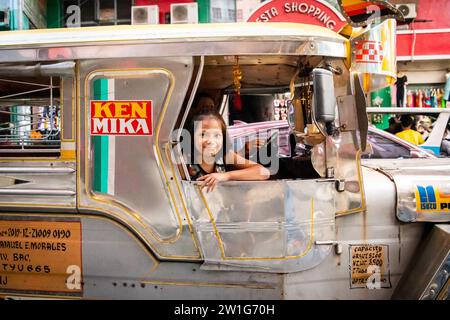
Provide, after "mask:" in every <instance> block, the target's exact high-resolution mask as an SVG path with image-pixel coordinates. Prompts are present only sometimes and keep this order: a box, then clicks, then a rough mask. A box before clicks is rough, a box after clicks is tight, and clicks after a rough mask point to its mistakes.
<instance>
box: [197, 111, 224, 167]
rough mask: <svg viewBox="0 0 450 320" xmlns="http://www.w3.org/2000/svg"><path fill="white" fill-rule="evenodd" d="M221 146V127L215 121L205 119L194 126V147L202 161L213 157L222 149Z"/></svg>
mask: <svg viewBox="0 0 450 320" xmlns="http://www.w3.org/2000/svg"><path fill="white" fill-rule="evenodd" d="M222 145H223V133H222V127H221V124H220V122H219V121H218V120H217V119H214V118H207V119H203V120H202V121H198V122H197V123H196V124H195V131H194V146H195V149H196V151H197V152H199V153H200V154H201V155H202V158H203V159H211V158H213V157H215V156H216V155H217V154H218V153H219V151H220V150H221V149H222Z"/></svg>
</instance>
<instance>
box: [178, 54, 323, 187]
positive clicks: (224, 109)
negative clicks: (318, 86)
mask: <svg viewBox="0 0 450 320" xmlns="http://www.w3.org/2000/svg"><path fill="white" fill-rule="evenodd" d="M239 61H240V65H241V68H242V74H243V78H242V88H241V94H240V95H239V99H241V103H242V104H243V105H245V108H247V107H248V106H250V105H251V104H254V105H255V106H254V107H255V108H252V111H253V113H254V115H256V116H255V117H253V119H249V118H248V117H247V118H245V117H239V115H236V114H235V112H234V111H235V110H233V108H234V107H235V102H236V99H237V98H236V97H237V95H236V94H235V92H234V86H233V72H232V66H233V64H234V62H235V56H218V57H206V62H205V66H204V70H203V74H202V77H201V80H200V84H199V86H198V88H197V90H196V92H195V97H198V95H200V94H205V93H206V94H208V95H209V96H211V97H212V98H213V99H214V101H215V108H216V111H218V112H219V113H220V114H221V115H222V116H223V118H224V120H225V122H226V124H227V127H228V128H227V130H228V133H230V131H231V130H233V131H235V132H236V134H235V133H233V134H232V135H231V136H230V140H231V141H230V143H231V146H232V147H233V151H235V152H236V153H238V154H240V155H241V156H244V157H245V158H247V159H250V160H253V161H255V162H257V163H260V164H262V163H261V162H260V158H261V156H260V155H261V154H262V152H265V154H266V156H267V157H269V158H271V157H275V158H276V159H275V158H273V159H274V160H275V161H277V162H279V165H277V166H276V170H275V171H274V172H273V171H271V172H272V173H273V175H272V177H271V179H272V180H278V179H316V178H320V175H319V174H318V173H317V172H316V171H315V170H314V168H313V166H312V163H311V154H310V152H309V149H308V148H305V146H304V145H298V144H297V143H296V141H295V138H294V137H292V135H291V133H292V132H291V129H290V127H289V124H288V121H287V117H288V115H289V108H290V107H291V106H290V105H289V104H288V101H289V97H290V92H289V85H290V81H291V79H292V77H293V75H294V74H295V72H296V70H297V68H298V66H299V65H304V66H305V68H304V72H303V73H305V74H301V79H300V81H297V83H296V84H295V90H296V95H297V94H299V95H301V94H302V92H303V91H305V90H306V89H305V90H303V87H306V86H309V87H310V90H312V86H311V84H312V83H311V82H310V78H309V71H311V70H312V65H319V64H320V63H322V61H323V58H322V57H298V56H286V57H283V56H281V57H280V56H274V57H272V56H269V57H259V56H257V57H253V56H239ZM299 61H303V62H302V63H300V62H299ZM303 80H304V81H303ZM302 81H303V82H304V83H303V82H302ZM299 82H301V83H299ZM194 90H195V89H194ZM297 91H298V92H297ZM305 95H306V91H305V92H304V96H303V98H305V97H306V96H305ZM309 98H311V97H309ZM188 100H189V97H186V98H185V102H184V106H185V107H184V110H185V114H183V113H180V116H179V120H178V121H177V123H178V124H180V123H181V121H180V119H181V118H182V117H186V118H187V121H186V122H185V126H184V128H183V129H185V130H186V129H187V128H188V127H189V124H190V121H191V119H192V117H193V116H194V112H193V110H194V109H195V108H196V106H195V102H196V100H197V99H194V103H193V104H192V105H191V106H190V110H186V107H187V101H188ZM274 101H276V104H277V108H275V106H274ZM280 101H282V102H280ZM279 104H283V112H282V114H281V113H280V111H281V110H277V111H278V113H279V115H278V117H276V116H275V114H274V111H275V109H279V108H278V107H279V106H280V105H279ZM186 113H189V115H188V116H186ZM241 116H242V114H241ZM308 119H309V120H310V116H305V127H306V124H307V121H309V120H308ZM263 122H266V123H265V124H264V125H263V124H262V123H263ZM255 123H256V125H255ZM258 123H259V124H261V125H262V127H261V128H259V129H257V130H256V131H255V132H253V131H252V130H253V129H249V130H250V131H248V130H247V132H245V133H238V132H239V131H240V128H239V126H242V125H243V126H248V127H252V126H253V127H254V128H257V125H258ZM275 124H276V125H275ZM244 131H245V130H244ZM181 139H183V138H181ZM180 142H181V141H180ZM179 145H183V143H179ZM260 147H263V148H264V147H265V148H266V149H264V150H262V149H259V148H260ZM175 149H177V148H175ZM274 150H275V152H274ZM176 154H177V155H176V157H182V158H183V160H182V161H181V165H179V166H178V168H179V171H180V174H181V176H182V177H183V178H185V179H187V180H190V179H189V177H186V172H187V168H186V167H187V164H186V163H187V162H186V161H187V159H185V156H186V152H185V150H183V148H180V149H179V150H178V151H177V152H176ZM177 161H178V159H177ZM178 162H179V161H178ZM263 165H264V164H263ZM268 165H269V166H270V164H268V163H265V165H264V166H265V167H267V166H268ZM299 166H300V167H303V168H304V172H298V169H299ZM294 171H297V172H294Z"/></svg>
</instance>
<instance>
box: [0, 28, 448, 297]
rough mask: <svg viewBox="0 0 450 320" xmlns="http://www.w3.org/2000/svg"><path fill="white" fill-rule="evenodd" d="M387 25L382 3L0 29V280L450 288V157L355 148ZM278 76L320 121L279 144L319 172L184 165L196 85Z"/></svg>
mask: <svg viewBox="0 0 450 320" xmlns="http://www.w3.org/2000/svg"><path fill="white" fill-rule="evenodd" d="M394 32H395V20H392V19H388V20H385V21H384V22H383V23H381V24H379V25H378V26H376V27H373V28H367V29H364V30H363V31H362V32H359V33H352V35H351V36H350V35H343V34H338V33H336V32H334V31H332V30H329V29H327V28H324V27H319V26H313V25H304V24H295V23H270V24H264V23H246V24H223V25H208V28H205V27H204V26H203V25H183V26H175V25H162V26H120V27H96V28H81V29H65V30H62V29H61V30H52V31H49V30H45V31H42V30H32V31H21V32H4V33H2V34H1V37H0V76H1V77H0V79H1V80H0V83H1V84H2V90H3V91H4V92H6V93H4V94H2V97H0V108H1V109H0V110H2V116H3V118H2V119H3V120H2V121H3V122H4V123H5V125H3V126H2V129H4V130H3V133H2V140H1V141H2V148H1V152H2V156H1V158H0V162H1V165H0V184H1V185H0V296H1V297H3V298H31V297H40V298H67V299H79V298H83V299H99V298H103V299H115V298H124V299H168V298H170V299H185V298H186V297H190V298H195V299H390V298H417V299H419V298H421V299H426V298H430V299H435V298H439V299H446V298H448V280H447V279H448V276H446V274H447V275H448V268H449V247H450V244H449V236H448V235H449V226H448V221H449V220H450V205H449V203H448V202H449V201H448V199H449V198H450V178H449V172H450V163H449V162H448V160H447V159H411V160H410V161H409V162H408V163H405V162H403V163H400V162H397V161H392V162H391V163H389V164H386V163H383V164H382V165H379V166H377V165H371V166H362V165H361V160H360V158H361V157H360V155H361V152H362V151H364V150H365V148H366V136H367V127H368V121H367V113H366V109H365V108H366V99H365V97H366V93H367V92H368V91H370V90H373V89H374V88H379V87H381V86H385V85H389V84H392V83H393V81H395V50H394V49H393V48H395V33H394ZM366 42H367V43H369V42H370V43H376V44H377V45H379V46H383V48H384V56H383V55H380V56H379V57H378V58H377V59H378V60H376V61H375V62H374V63H372V64H370V65H369V64H367V63H363V62H361V61H360V62H358V59H360V58H358V57H356V52H355V51H353V50H352V48H355V47H358V46H359V47H361V43H366ZM233 71H235V72H233ZM236 71H238V72H236ZM239 75H242V78H241V77H239ZM33 86H34V87H33ZM280 87H282V88H287V90H288V91H290V93H291V98H292V107H293V108H294V109H293V110H294V118H293V120H292V121H291V126H292V130H293V132H294V133H295V139H303V140H305V141H306V140H308V139H309V140H310V141H313V143H311V146H312V149H311V154H310V156H309V158H308V159H299V158H298V157H297V158H296V157H294V155H292V157H291V159H288V160H287V161H292V162H293V163H294V165H295V164H300V165H298V166H296V168H298V169H297V170H298V172H300V173H301V172H302V171H301V163H303V162H304V161H309V162H310V164H311V165H312V166H313V167H314V169H315V170H316V177H314V178H311V177H309V178H301V177H300V178H299V177H298V176H297V177H292V178H283V179H272V180H268V181H264V182H252V181H250V182H236V181H234V182H233V181H232V182H226V183H223V184H220V185H219V186H218V187H217V189H216V190H215V191H214V192H212V193H206V192H204V190H202V189H201V188H199V185H198V183H197V182H195V181H189V179H188V180H183V179H182V175H181V170H184V169H183V168H184V165H185V164H184V162H183V155H182V153H183V149H182V147H181V146H182V142H183V132H182V131H181V130H179V129H181V128H183V127H184V126H185V124H186V120H187V117H188V114H189V111H190V110H191V108H192V102H193V100H194V98H195V96H196V94H197V93H198V92H200V91H203V90H217V91H218V92H219V93H224V92H226V90H229V89H230V88H234V89H236V90H239V89H241V90H242V92H245V90H248V92H254V93H260V92H262V91H264V92H267V90H269V92H270V90H273V92H278V91H279V88H280ZM42 92H44V93H45V94H47V95H36V93H42ZM24 93H26V94H25V95H23V94H24ZM302 99H303V100H302ZM225 100H226V99H225ZM39 119H40V120H39ZM42 119H44V120H42ZM48 119H50V120H48ZM56 120H58V121H56ZM48 121H50V124H48ZM57 122H58V126H55V125H54V124H55V123H57ZM42 123H44V124H42ZM46 123H47V124H46ZM42 126H44V127H42ZM57 128H60V130H59V131H58V130H57ZM305 128H308V129H309V130H305ZM54 130H57V131H58V134H54ZM33 131H39V133H40V134H41V136H40V137H39V134H38V133H37V132H36V133H35V136H34V138H32V137H31V133H30V132H33ZM27 132H28V133H30V134H27ZM52 137H53V138H52ZM271 160H273V158H272V159H271ZM296 161H298V162H296ZM266 165H267V163H266ZM269 165H270V164H269ZM274 165H276V164H274ZM438 223H440V224H438ZM445 272H447V273H445Z"/></svg>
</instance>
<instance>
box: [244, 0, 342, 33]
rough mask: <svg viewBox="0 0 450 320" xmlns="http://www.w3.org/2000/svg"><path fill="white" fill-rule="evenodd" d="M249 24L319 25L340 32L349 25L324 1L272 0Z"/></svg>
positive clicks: (261, 6)
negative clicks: (289, 23)
mask: <svg viewBox="0 0 450 320" xmlns="http://www.w3.org/2000/svg"><path fill="white" fill-rule="evenodd" d="M247 22H296V23H304V24H311V25H317V26H321V27H325V28H328V29H330V30H333V31H334V32H339V31H340V30H342V28H344V27H345V26H346V25H347V21H346V19H345V17H344V16H343V15H342V14H341V13H340V12H339V11H338V10H337V9H336V8H334V7H333V6H332V5H331V4H329V3H328V2H326V1H322V0H303V1H288V0H272V1H266V2H264V3H262V4H261V5H260V6H259V7H258V8H257V9H256V10H255V11H254V12H253V14H252V15H251V16H250V17H249V18H248V19H247Z"/></svg>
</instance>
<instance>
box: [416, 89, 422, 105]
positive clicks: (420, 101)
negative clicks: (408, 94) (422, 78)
mask: <svg viewBox="0 0 450 320" xmlns="http://www.w3.org/2000/svg"><path fill="white" fill-rule="evenodd" d="M416 107H417V108H423V92H422V90H420V89H419V90H418V91H417V99H416Z"/></svg>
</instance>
